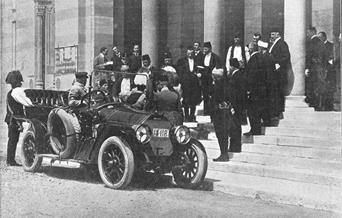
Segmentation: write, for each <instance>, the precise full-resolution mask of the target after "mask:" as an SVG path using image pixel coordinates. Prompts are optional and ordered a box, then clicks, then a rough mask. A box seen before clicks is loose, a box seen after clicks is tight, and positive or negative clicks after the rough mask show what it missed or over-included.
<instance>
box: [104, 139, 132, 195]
mask: <svg viewBox="0 0 342 218" xmlns="http://www.w3.org/2000/svg"><path fill="white" fill-rule="evenodd" d="M98 167H99V173H100V176H101V179H102V181H103V182H104V184H105V185H106V186H108V187H110V188H113V189H121V188H125V187H126V186H127V185H128V184H129V183H130V182H131V180H132V176H133V172H134V156H133V153H132V150H131V148H130V147H129V145H128V144H127V142H126V141H124V140H123V139H121V138H119V137H116V136H112V137H110V138H108V139H107V140H105V141H104V142H103V143H102V145H101V148H100V151H99V156H98Z"/></svg>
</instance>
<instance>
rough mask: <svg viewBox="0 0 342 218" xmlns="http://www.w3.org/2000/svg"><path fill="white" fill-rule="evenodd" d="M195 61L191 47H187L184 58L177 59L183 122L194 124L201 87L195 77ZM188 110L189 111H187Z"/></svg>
mask: <svg viewBox="0 0 342 218" xmlns="http://www.w3.org/2000/svg"><path fill="white" fill-rule="evenodd" d="M196 67H197V66H196V61H195V59H194V50H193V47H191V46H189V47H188V48H187V51H186V57H184V58H181V59H179V61H178V64H177V72H178V75H179V77H180V83H181V87H182V91H183V94H182V96H183V107H184V119H185V122H196V117H195V112H196V105H198V104H199V103H201V100H202V99H201V87H200V84H199V79H198V77H197V75H196ZM189 110H190V111H189Z"/></svg>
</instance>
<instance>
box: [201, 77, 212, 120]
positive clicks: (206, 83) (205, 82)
mask: <svg viewBox="0 0 342 218" xmlns="http://www.w3.org/2000/svg"><path fill="white" fill-rule="evenodd" d="M211 82H212V80H210V79H209V78H203V79H202V80H201V91H202V96H203V110H204V115H210V109H211V105H210V102H209V88H210V84H211Z"/></svg>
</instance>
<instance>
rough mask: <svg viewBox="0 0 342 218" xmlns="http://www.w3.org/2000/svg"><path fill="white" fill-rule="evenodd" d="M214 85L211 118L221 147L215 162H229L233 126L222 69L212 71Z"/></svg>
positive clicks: (211, 96)
mask: <svg viewBox="0 0 342 218" xmlns="http://www.w3.org/2000/svg"><path fill="white" fill-rule="evenodd" d="M212 76H213V83H212V84H211V86H210V96H209V97H210V103H211V104H210V117H211V120H212V122H213V125H214V129H215V134H216V137H217V140H218V143H219V146H220V151H221V154H220V156H219V157H218V158H215V159H213V161H220V162H225V161H229V156H228V136H229V125H230V124H231V119H232V115H231V113H232V112H231V111H229V110H230V109H229V108H228V102H227V93H226V92H225V88H226V77H225V75H224V70H223V69H222V68H219V69H216V68H215V69H214V70H213V71H212Z"/></svg>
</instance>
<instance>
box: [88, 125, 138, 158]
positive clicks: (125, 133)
mask: <svg viewBox="0 0 342 218" xmlns="http://www.w3.org/2000/svg"><path fill="white" fill-rule="evenodd" d="M133 133H134V130H133V129H132V128H128V127H126V128H123V127H122V126H116V125H109V126H108V125H103V126H99V129H98V135H97V138H96V140H95V142H94V145H93V149H92V151H91V155H90V162H91V163H94V164H95V163H97V157H98V154H99V150H100V147H101V145H102V143H103V142H104V141H105V140H106V139H107V138H109V137H111V136H118V137H120V138H123V139H125V140H126V141H127V142H128V144H129V145H130V146H132V149H133V145H132V137H131V136H132V134H133Z"/></svg>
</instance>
